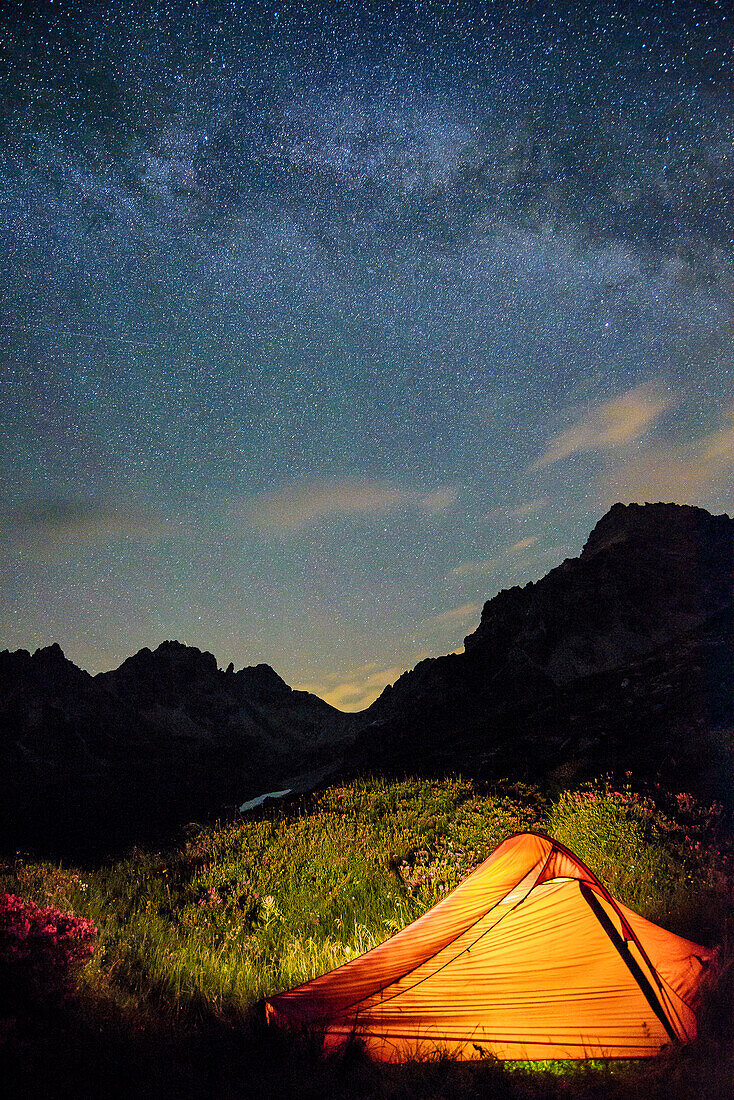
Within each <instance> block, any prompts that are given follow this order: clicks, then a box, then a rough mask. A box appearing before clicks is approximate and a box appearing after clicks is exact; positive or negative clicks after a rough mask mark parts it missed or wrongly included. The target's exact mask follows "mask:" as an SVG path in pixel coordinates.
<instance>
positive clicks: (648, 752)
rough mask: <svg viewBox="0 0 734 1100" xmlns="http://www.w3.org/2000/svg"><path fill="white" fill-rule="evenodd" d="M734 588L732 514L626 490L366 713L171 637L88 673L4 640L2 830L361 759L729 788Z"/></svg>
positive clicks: (293, 777) (220, 801) (118, 833)
mask: <svg viewBox="0 0 734 1100" xmlns="http://www.w3.org/2000/svg"><path fill="white" fill-rule="evenodd" d="M733 593H734V520H732V519H730V518H729V517H728V516H725V515H724V516H712V515H710V514H709V513H708V512H706V511H704V510H703V509H700V508H693V507H690V506H684V505H676V504H647V505H635V504H632V505H622V504H616V505H615V506H614V507H613V508H612V509H611V510H610V511H609V512H608V513H607V514H606V515H605V516H603V517H602V519H601V520H600V521H599V522H598V523H597V525H596V527H595V528H594V530H593V531H592V533H591V535H590V536H589V539H588V541H587V543H586V545H585V546H584V549H583V551H582V553H581V555H580V556H579V557H578V558H570V559H567V560H566V561H564V562H563V563H562V564H561V565H559V566H558V567H557V568H556V569H553V570H552V571H551V572H550V573H548V575H547V576H545V577H544V578H542V579H541V580H539V581H537V582H534V583H532V584H527V585H525V586H524V587H522V588H519V587H515V588H510V589H507V590H504V591H502V592H500V593H498V594H497V595H496V596H495V597H494V598H493V599H490V600H489V601H487V603H486V604H485V605H484V609H483V611H482V616H481V621H480V623H479V626H478V627H477V629H476V630H475V631H474V632H473V633H472V634H470V635H469V636H468V637H467V638H466V639H465V650H464V652H463V653H458V654H450V655H447V656H445V657H438V658H430V659H428V660H425V661H422V662H420V664H418V665H417V666H416V668H415V669H413V670H412V671H410V672H406V673H405V674H404V675H403V676H401V677H400V679H399V680H398V681H397V682H396V683H395V684H394V685H393V686H391V687H388V688H386V689H385V691H384V692H383V693H382V695H381V696H380V697H379V698H378V699H377V700H376V701H375V702H374V703H373V704H372V705H371V706H370V707H369V708H367V710H365V711H363V712H362V713H361V714H343V713H341V712H340V711H337V710H335V709H334V708H333V707H330V706H329V705H328V704H326V703H325V702H323V700H321V699H319V698H317V697H316V696H314V695H310V694H309V693H307V692H302V691H294V690H293V689H292V688H290V687H289V686H288V685H287V684H286V683H285V682H284V681H283V680H282V679H281V678H280V677H279V676H278V675H277V673H276V672H274V671H273V669H271V668H270V667H269V666H267V665H263V664H261V665H255V666H253V667H249V668H243V669H241V670H239V671H237V672H236V671H235V670H234V668H233V667H232V666H231V665H230V666H229V668H228V669H227V670H226V671H224V670H222V669H220V668H219V667H218V665H217V661H216V658H215V657H214V656H213V655H212V654H211V653H206V652H202V651H201V650H199V649H196V648H195V647H192V646H186V645H183V644H181V643H180V642H176V641H168V642H164V643H163V644H162V645H160V646H158V648H157V649H155V650H153V651H151V650H150V649H147V648H144V649H141V650H140V652H139V653H136V654H135V655H134V656H132V657H129V658H128V659H127V660H126V661H124V662H123V663H122V665H120V667H119V668H117V669H115V670H113V671H111V672H105V673H99V674H98V675H96V676H91V675H90V674H89V673H87V672H85V671H83V670H82V669H80V668H77V666H76V665H74V664H73V663H72V662H71V661H69V660H68V659H67V658H66V657H65V656H64V654H63V652H62V651H61V649H60V647H59V646H58V645H52V646H48V647H46V648H44V649H39V650H37V651H36V652H35V653H34V654H30V653H28V652H26V651H25V650H19V651H17V652H15V653H11V652H8V651H4V652H2V653H0V797H1V798H2V814H3V817H4V821H3V823H2V824H3V836H4V839H5V846H6V848H8V847H9V848H11V849H12V848H18V847H19V848H31V849H36V850H38V851H42V852H44V853H46V854H51V855H55V856H59V855H67V854H70V853H73V854H79V853H81V854H84V853H88V854H90V855H97V854H101V853H104V852H109V851H113V850H116V849H119V848H121V847H124V846H125V845H129V844H131V843H133V842H138V841H141V840H145V839H151V838H155V837H158V836H162V835H164V834H165V832H166V830H169V829H170V828H171V827H173V826H176V825H180V824H181V823H184V822H186V821H190V820H193V819H196V818H200V817H203V816H206V815H209V814H213V813H217V812H219V811H221V810H222V809H223V808H226V807H229V808H230V809H231V808H232V807H233V806H234V805H235V804H237V803H239V802H242V801H243V800H244V799H246V798H249V797H251V796H253V795H257V794H259V793H261V792H262V791H264V790H273V789H276V788H277V789H280V790H282V789H284V788H286V787H294V788H296V789H306V788H308V787H309V786H313V785H314V784H315V783H317V782H319V781H321V780H323V779H324V778H325V777H328V776H335V775H337V774H339V775H341V776H347V775H351V774H355V773H358V772H361V771H373V772H374V771H383V772H388V773H393V774H394V773H401V772H425V773H442V772H446V771H455V770H460V771H462V772H464V773H465V774H473V775H476V776H478V777H482V778H486V779H489V780H497V779H501V778H503V777H507V778H511V779H528V780H543V779H548V778H549V777H550V778H552V779H555V780H563V781H565V780H568V779H573V778H578V777H581V776H584V775H586V774H589V775H591V774H598V773H599V772H600V771H603V770H607V769H609V770H614V771H617V772H619V771H621V770H631V771H633V772H634V773H635V774H636V775H637V776H639V777H641V778H646V779H649V780H652V781H659V782H662V783H664V784H666V785H671V784H675V785H679V786H681V785H682V786H683V787H684V788H686V789H691V788H693V789H695V790H698V791H699V792H707V793H716V794H719V795H721V794H723V795H727V794H728V792H730V791H731V789H732V785H731V779H732V727H733V726H734V669H733V664H732V623H733V602H734V601H733Z"/></svg>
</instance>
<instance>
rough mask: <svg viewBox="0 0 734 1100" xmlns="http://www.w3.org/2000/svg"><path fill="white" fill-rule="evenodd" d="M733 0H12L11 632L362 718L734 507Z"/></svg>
mask: <svg viewBox="0 0 734 1100" xmlns="http://www.w3.org/2000/svg"><path fill="white" fill-rule="evenodd" d="M733 28H734V12H733V11H732V10H731V8H730V5H729V3H727V2H724V3H715V2H711V3H682V2H680V0H679V2H673V0H670V2H660V3H646V2H644V0H637V2H635V3H627V2H625V3H622V2H618V3H611V2H604V3H601V2H594V0H584V2H578V3H577V2H574V0H570V2H563V3H561V2H556V3H554V2H552V0H544V2H542V3H540V2H535V0H517V2H512V0H510V2H501V0H500V2H496V3H483V4H478V3H471V2H469V0H455V2H454V0H443V2H427V3H422V2H417V0H416V2H412V3H402V2H400V0H394V2H390V3H383V2H375V3H370V2H367V0H365V2H357V0H330V2H328V0H324V2H320V3H312V2H301V3H290V2H289V3H286V2H284V3H281V4H278V3H271V2H269V0H261V2H260V0H258V2H246V0H237V2H228V3H221V2H220V3H216V2H211V3H208V2H205V0H201V2H200V3H198V2H192V0H188V2H181V3H174V2H170V3H168V2H165V3H164V2H154V0H150V2H147V3H140V4H133V3H129V2H125V0H105V2H103V3H93V2H91V0H90V2H77V3H66V4H65V3H62V2H59V3H45V2H42V0H35V2H34V3H30V4H24V3H11V2H5V3H2V4H0V74H1V75H0V91H1V97H2V98H1V102H2V113H1V116H0V238H1V245H2V246H1V247H0V303H1V306H2V311H1V316H0V450H1V454H2V467H1V468H2V482H0V648H5V647H7V648H10V649H15V648H18V647H23V648H30V649H34V648H35V647H36V646H41V645H47V644H50V643H51V642H52V641H58V642H59V643H60V644H61V645H62V647H63V649H64V651H65V652H66V654H67V656H69V657H70V658H71V659H72V660H74V661H76V662H77V663H78V664H80V665H82V666H83V667H85V668H87V669H89V670H90V671H93V672H94V671H98V670H100V669H107V668H111V667H114V666H116V665H117V664H119V663H120V662H121V661H122V660H123V659H124V658H125V657H126V656H129V655H130V654H132V653H133V652H135V651H136V650H137V649H139V648H140V647H141V646H143V645H147V646H150V647H151V648H152V647H154V646H156V645H157V644H159V643H160V642H161V641H163V640H164V639H166V638H177V639H179V640H180V641H183V642H186V643H187V644H190V645H197V646H199V647H200V648H203V649H208V650H211V651H212V652H213V653H214V654H215V655H216V656H217V658H218V661H219V663H220V665H221V666H222V667H223V666H225V665H226V664H228V663H229V662H230V661H233V662H234V664H235V667H236V668H239V667H241V666H242V665H245V664H255V663H258V662H260V661H266V662H268V663H269V664H271V665H272V666H273V667H274V668H275V669H276V671H278V672H279V673H280V674H281V675H282V676H283V677H284V679H286V680H287V682H288V683H290V684H293V685H295V686H300V687H306V688H308V689H309V690H312V691H315V692H317V693H318V694H320V695H322V696H323V697H324V698H326V699H328V700H329V701H330V702H332V703H333V704H334V705H336V706H339V707H341V708H342V709H359V708H360V707H362V706H364V705H366V704H367V703H369V702H370V701H371V700H372V699H373V698H375V697H376V695H377V694H378V693H379V691H380V690H381V689H382V687H383V686H384V685H385V684H386V683H388V682H391V681H393V680H394V679H395V678H396V677H397V675H398V674H399V673H400V672H401V671H403V670H404V669H406V668H409V667H412V666H413V665H415V663H416V662H417V661H418V660H419V659H421V658H422V657H424V656H428V655H436V654H440V653H445V652H449V651H451V650H455V649H457V648H460V647H461V646H462V644H463V638H464V636H465V635H466V634H467V633H469V632H470V631H472V630H474V629H475V627H476V625H477V623H478V621H479V615H480V612H481V607H482V604H483V602H484V601H485V600H486V599H488V598H489V597H491V596H493V595H494V594H495V593H496V592H497V591H499V590H500V589H501V588H504V587H507V586H508V585H510V584H524V583H526V582H528V581H530V580H536V579H538V578H539V577H541V576H543V575H544V574H545V573H546V572H547V571H548V570H549V569H550V568H552V567H553V566H555V565H557V564H558V563H559V562H561V561H562V560H563V559H564V558H565V557H568V556H572V555H576V554H578V553H579V552H580V550H581V547H582V546H583V543H584V541H585V538H586V536H587V535H588V533H589V531H590V530H591V528H592V527H593V525H594V523H595V522H596V521H597V520H598V519H599V518H600V517H601V515H602V514H603V513H604V512H605V511H606V509H607V508H608V507H609V506H610V505H611V504H612V503H613V502H614V501H616V500H623V501H645V500H672V501H677V502H679V503H690V504H698V505H701V506H703V507H706V508H708V509H710V510H711V511H713V512H723V511H729V513H730V514H732V511H733V509H734V478H733V477H732V466H733V465H734V378H733V375H732V352H733V349H734V325H733V321H734V262H733V260H734V92H733V90H732V45H733V44H734V34H733V33H732V32H733Z"/></svg>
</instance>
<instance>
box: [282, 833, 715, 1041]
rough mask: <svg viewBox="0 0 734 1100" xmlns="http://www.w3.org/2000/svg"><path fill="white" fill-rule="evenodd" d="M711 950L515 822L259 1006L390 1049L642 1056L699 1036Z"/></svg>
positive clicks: (287, 1019) (289, 1020)
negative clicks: (360, 939) (399, 917)
mask: <svg viewBox="0 0 734 1100" xmlns="http://www.w3.org/2000/svg"><path fill="white" fill-rule="evenodd" d="M715 963H716V953H715V952H714V951H711V950H709V949H708V948H705V947H699V946H698V945H697V944H695V943H691V942H690V941H689V940H684V939H681V937H680V936H675V935H673V934H672V933H671V932H666V931H665V930H664V929H662V928H659V927H658V926H657V925H655V924H652V923H651V922H650V921H648V920H645V919H644V917H640V916H638V915H637V914H636V913H633V912H632V910H631V909H628V908H626V906H624V905H621V904H620V903H619V902H617V901H615V900H614V899H613V898H612V897H611V895H610V894H609V892H608V891H607V890H606V889H605V888H604V887H603V886H602V884H601V883H600V882H599V880H598V879H597V878H596V876H595V875H594V874H593V873H592V872H591V871H590V870H589V869H588V867H586V866H585V865H584V864H583V863H582V862H581V860H580V859H578V858H577V857H576V856H575V855H574V854H573V853H572V852H570V851H569V850H568V849H567V848H564V846H563V845H562V844H559V843H558V842H557V841H554V840H551V839H549V838H548V837H545V836H541V835H539V834H537V833H519V834H517V835H516V836H513V837H510V838H509V839H508V840H506V841H505V842H504V843H503V844H501V845H500V846H499V847H498V848H497V849H496V850H495V851H494V852H493V853H492V855H491V856H490V857H489V859H487V860H485V862H484V863H482V864H481V865H480V866H479V867H478V868H477V869H476V871H474V873H473V874H471V875H470V876H469V877H468V878H467V879H465V880H464V882H462V883H461V885H460V886H459V887H458V888H457V889H456V890H454V891H453V893H452V894H450V895H449V896H448V897H447V898H445V899H444V900H443V901H441V902H439V904H438V905H436V906H434V908H433V909H431V910H429V911H428V912H427V913H425V914H424V915H423V916H422V917H420V918H419V919H418V920H416V921H414V922H413V924H411V925H409V926H408V927H407V928H404V929H403V931H402V932H399V933H398V934H397V935H396V936H393V937H392V939H390V940H387V941H386V942H385V943H383V944H380V946H379V947H376V948H374V949H373V950H372V951H369V952H368V953H367V954H366V955H362V956H361V957H360V958H358V959H354V960H353V961H352V962H349V963H346V964H345V965H344V966H340V967H338V968H337V969H336V970H332V971H331V972H330V973H328V974H324V975H322V976H321V977H320V978H316V979H314V980H313V981H310V982H306V984H305V985H300V986H297V987H296V988H295V989H290V990H288V991H287V992H285V993H280V994H278V996H275V997H271V998H270V1000H269V1001H268V1002H267V1003H266V1011H267V1017H268V1020H269V1021H271V1022H273V1023H277V1024H280V1025H285V1026H291V1027H293V1026H296V1027H310V1028H315V1029H319V1030H323V1031H324V1034H325V1046H326V1048H327V1049H330V1048H334V1047H336V1046H339V1045H340V1044H341V1043H343V1042H344V1041H345V1040H346V1039H347V1038H348V1037H350V1036H352V1035H354V1036H356V1037H358V1038H359V1039H361V1040H362V1041H363V1042H364V1044H365V1046H366V1048H367V1049H368V1051H369V1052H370V1054H371V1055H372V1056H373V1057H374V1058H377V1059H379V1060H382V1061H390V1062H399V1061H405V1060H406V1059H408V1058H412V1057H423V1056H425V1055H430V1054H431V1053H432V1052H437V1051H445V1052H447V1053H449V1054H451V1055H452V1056H454V1057H456V1058H477V1057H480V1056H481V1055H482V1054H485V1053H488V1054H493V1055H494V1056H495V1057H497V1058H501V1059H513V1058H516V1059H545V1058H644V1057H649V1056H651V1055H654V1054H657V1053H658V1052H659V1051H660V1050H661V1049H662V1048H663V1047H664V1046H665V1045H666V1044H668V1043H672V1042H678V1041H686V1040H689V1039H692V1038H694V1036H695V1034H696V1015H695V1012H696V1007H697V995H698V993H699V990H700V986H701V984H702V982H703V980H704V978H705V977H706V976H707V975H709V974H711V973H712V972H713V971H714V969H715Z"/></svg>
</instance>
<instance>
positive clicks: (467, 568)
mask: <svg viewBox="0 0 734 1100" xmlns="http://www.w3.org/2000/svg"><path fill="white" fill-rule="evenodd" d="M537 541H538V536H537V535H529V536H528V537H527V538H524V539H519V540H518V541H517V542H514V543H513V544H512V546H507V547H506V548H505V549H504V550H503V551H502V552H501V553H499V554H497V555H496V556H495V557H493V558H486V559H485V560H484V561H463V562H462V563H461V565H457V566H455V567H454V568H453V569H452V570H451V572H450V573H449V574H448V575H447V577H446V579H447V580H455V579H456V578H458V577H478V576H482V575H483V574H485V573H494V572H495V570H497V569H500V568H502V567H506V566H507V564H508V562H509V561H510V560H511V559H512V558H514V557H517V556H518V555H521V554H522V553H523V552H524V551H525V550H529V549H530V547H531V546H535V544H536V543H537Z"/></svg>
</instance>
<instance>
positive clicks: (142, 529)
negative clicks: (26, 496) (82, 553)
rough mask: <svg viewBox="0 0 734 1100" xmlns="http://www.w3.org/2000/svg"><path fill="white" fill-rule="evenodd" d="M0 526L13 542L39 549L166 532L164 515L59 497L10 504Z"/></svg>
mask: <svg viewBox="0 0 734 1100" xmlns="http://www.w3.org/2000/svg"><path fill="white" fill-rule="evenodd" d="M2 528H3V529H4V531H5V534H6V537H8V538H9V539H10V541H11V542H13V543H19V544H21V545H23V546H28V547H35V548H37V549H40V550H44V549H50V548H51V549H52V548H54V547H58V546H61V545H70V544H71V545H77V546H92V545H96V544H98V543H105V542H110V541H113V540H115V539H120V538H124V539H133V540H138V539H143V540H145V539H150V538H157V537H161V536H162V535H164V534H168V533H169V531H168V528H167V527H166V524H165V522H164V520H163V517H161V516H159V515H156V514H154V513H152V512H149V511H145V510H144V509H141V508H137V507H134V506H131V505H124V504H117V503H114V502H111V501H80V500H66V499H62V498H57V499H49V500H41V501H29V502H27V503H25V504H22V505H18V506H16V507H14V508H9V509H7V510H6V511H5V513H4V515H3V516H2Z"/></svg>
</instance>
